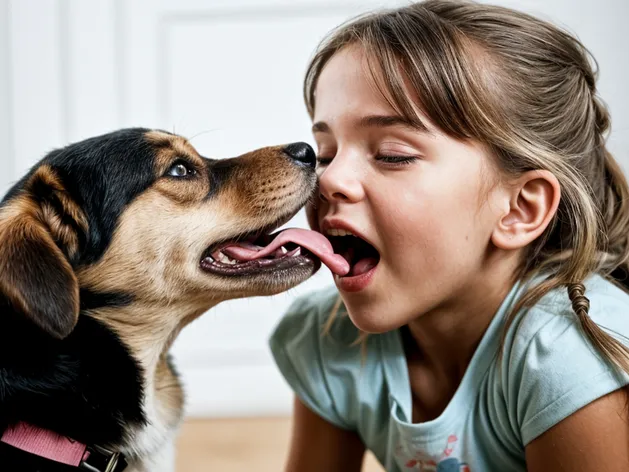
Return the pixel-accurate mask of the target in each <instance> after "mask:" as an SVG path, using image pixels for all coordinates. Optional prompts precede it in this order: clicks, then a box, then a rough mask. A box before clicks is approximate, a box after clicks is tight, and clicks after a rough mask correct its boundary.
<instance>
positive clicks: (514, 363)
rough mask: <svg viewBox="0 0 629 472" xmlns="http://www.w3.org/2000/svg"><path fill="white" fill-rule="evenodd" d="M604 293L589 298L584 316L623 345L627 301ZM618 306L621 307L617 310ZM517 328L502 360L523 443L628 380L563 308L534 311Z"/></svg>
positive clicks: (627, 322)
mask: <svg viewBox="0 0 629 472" xmlns="http://www.w3.org/2000/svg"><path fill="white" fill-rule="evenodd" d="M608 302H610V298H609V297H608V296H605V295H604V296H600V297H597V298H596V299H593V300H591V306H592V309H591V311H590V316H591V318H592V320H593V321H594V322H596V323H597V324H599V326H601V327H603V328H604V329H605V330H606V331H607V332H608V333H610V334H612V335H613V336H614V337H616V339H618V340H620V341H621V342H623V343H625V344H627V336H628V335H629V319H628V318H629V312H627V305H626V304H622V305H624V306H621V305H619V304H616V303H614V302H613V300H612V302H611V303H608ZM621 311H623V312H621ZM527 316H528V317H529V318H528V319H527V320H526V321H525V322H524V323H523V325H524V326H523V328H521V329H520V330H518V331H519V332H518V334H517V335H516V337H515V340H514V347H513V349H512V352H511V356H510V358H509V359H508V365H507V366H506V367H507V368H508V369H509V377H510V381H509V383H510V386H509V389H510V392H509V397H510V398H511V399H512V400H513V401H514V402H515V411H516V414H517V420H516V421H517V424H518V426H519V430H520V434H521V439H522V442H523V444H524V445H525V446H526V445H527V444H528V443H530V442H531V441H532V440H533V439H535V438H536V437H538V436H539V435H541V434H542V433H543V432H545V431H546V430H548V429H549V428H551V427H552V426H554V425H556V424H557V423H559V422H560V421H562V420H563V419H565V418H566V417H568V416H570V415H571V414H573V413H574V412H576V411H577V410H579V409H580V408H582V407H584V406H586V405H587V404H589V403H591V402H592V401H594V400H596V399H598V398H600V397H602V396H604V395H606V394H608V393H610V392H613V391H615V390H617V389H619V388H621V387H623V386H625V385H627V384H628V383H629V378H628V376H627V375H626V374H624V373H621V372H619V371H618V370H616V369H615V368H614V367H613V366H612V364H611V363H609V362H607V361H605V360H604V358H603V357H602V356H601V355H600V354H599V353H598V352H597V351H596V350H595V348H594V347H593V346H592V344H591V343H590V341H589V339H588V338H587V337H586V335H585V333H584V332H583V331H582V329H581V327H580V323H579V320H578V319H577V316H576V315H575V314H574V313H573V312H572V310H571V309H570V308H569V307H566V308H565V309H564V310H562V311H561V312H559V313H557V312H555V311H553V312H549V311H545V310H541V309H540V310H535V311H533V312H530V313H528V315H527Z"/></svg>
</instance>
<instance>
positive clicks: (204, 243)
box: [0, 128, 319, 338]
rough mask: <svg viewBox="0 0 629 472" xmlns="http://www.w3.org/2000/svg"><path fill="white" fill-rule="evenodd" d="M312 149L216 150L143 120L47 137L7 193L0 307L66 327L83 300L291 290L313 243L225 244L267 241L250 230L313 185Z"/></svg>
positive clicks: (152, 301)
mask: <svg viewBox="0 0 629 472" xmlns="http://www.w3.org/2000/svg"><path fill="white" fill-rule="evenodd" d="M314 160H315V159H314V153H313V151H312V149H310V148H309V147H308V146H307V145H305V144H300V143H298V144H293V145H289V146H286V147H270V148H264V149H260V150H257V151H254V152H251V153H249V154H246V155H243V156H240V157H237V158H233V159H223V160H212V159H207V158H204V157H202V156H201V155H199V153H198V152H197V151H196V150H195V148H194V147H193V146H192V145H190V143H189V142H188V141H187V140H185V139H184V138H182V137H180V136H177V135H173V134H170V133H167V132H163V131H152V130H146V129H137V128H135V129H126V130H120V131H116V132H113V133H110V134H107V135H103V136H99V137H95V138H91V139H88V140H85V141H82V142H79V143H76V144H72V145H70V146H68V147H65V148H63V149H59V150H56V151H53V152H51V153H50V154H49V155H47V156H46V157H45V158H44V159H42V160H41V161H40V162H39V163H38V164H37V165H36V166H35V167H34V168H33V169H32V170H31V171H30V172H29V173H28V175H26V176H25V177H24V178H23V179H22V180H21V181H20V182H18V183H17V184H16V185H15V186H14V187H13V188H12V189H11V190H10V191H9V193H8V194H7V196H6V197H5V199H4V200H3V202H2V204H1V206H0V307H2V306H4V307H9V308H10V309H11V311H12V312H14V313H19V315H20V316H23V317H24V318H26V319H29V320H30V322H32V323H34V324H35V325H37V326H38V327H39V328H41V329H42V330H44V331H46V332H48V333H49V334H51V335H53V336H54V337H57V338H63V337H65V336H66V335H68V333H70V332H71V331H72V329H73V327H74V326H75V324H76V322H77V318H78V316H79V313H80V312H81V311H89V310H94V309H97V308H100V307H102V306H107V305H112V306H113V305H116V304H119V305H120V304H133V303H137V302H141V303H142V304H143V305H144V306H147V305H151V306H154V307H157V308H159V307H164V308H166V307H168V308H171V307H177V306H179V307H182V309H181V310H179V311H178V312H180V313H186V316H192V315H193V314H200V313H201V312H202V311H204V310H206V309H207V308H209V307H210V306H212V305H214V304H216V303H218V302H220V301H221V300H225V299H229V298H236V297H243V296H252V295H270V294H274V293H278V292H281V291H284V290H287V289H288V288H290V287H292V286H295V285H297V284H298V283H301V282H302V281H304V280H306V279H307V278H308V277H310V276H311V275H312V274H313V273H314V272H315V271H316V269H317V268H318V266H319V262H318V260H317V259H316V258H315V257H312V256H311V255H309V254H308V253H307V252H302V253H297V254H296V253H295V251H292V253H291V251H290V248H289V250H288V254H287V253H286V249H285V248H280V249H278V250H277V251H274V252H273V253H272V254H269V255H267V256H266V257H265V258H258V259H252V258H249V257H244V258H243V259H241V260H239V258H238V256H235V255H234V253H233V252H229V251H227V254H225V253H223V252H222V251H221V249H222V248H225V247H226V246H229V245H230V242H234V241H241V243H240V245H236V246H234V247H235V249H236V253H238V250H240V251H241V252H242V251H244V252H245V253H246V252H247V250H248V249H247V245H256V244H258V245H265V244H266V243H267V242H268V241H256V240H258V239H260V238H262V239H264V235H266V234H267V233H269V232H270V231H272V230H273V229H274V228H276V227H278V226H280V225H281V224H283V223H285V222H286V221H288V220H289V219H290V218H291V217H292V216H293V215H294V214H295V213H296V212H297V211H298V210H299V209H300V208H301V207H302V206H303V205H304V204H305V203H306V201H307V199H308V198H309V197H310V195H311V193H312V191H313V189H314V187H315V185H316V175H315V172H314ZM232 246H233V245H232ZM164 311H168V310H164ZM164 316H167V315H166V314H165V315H164ZM128 321H129V322H131V323H133V321H132V320H128ZM138 321H139V320H138Z"/></svg>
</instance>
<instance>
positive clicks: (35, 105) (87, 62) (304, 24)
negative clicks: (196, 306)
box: [0, 0, 629, 416]
mask: <svg viewBox="0 0 629 472" xmlns="http://www.w3.org/2000/svg"><path fill="white" fill-rule="evenodd" d="M402 3H406V2H405V1H402V0H399V1H397V0H396V1H389V2H386V1H384V0H383V1H377V0H369V1H367V0H363V1H360V0H355V1H349V0H343V1H341V0H336V1H333V0H329V1H326V0H89V1H88V0H0V142H1V143H2V146H3V147H2V150H3V152H2V154H0V191H2V192H3V191H4V189H5V188H6V185H7V182H8V181H12V180H15V179H17V178H18V176H20V175H21V174H22V173H24V172H25V171H26V170H27V169H28V168H29V167H30V166H31V165H32V164H33V163H34V162H36V161H37V160H38V159H39V158H40V157H41V156H43V154H44V153H45V152H47V151H48V150H50V149H51V148H53V147H56V146H60V145H63V144H66V143H68V142H71V141H74V140H78V139H81V138H84V137H87V136H90V135H94V134H98V133H102V132H105V131H109V130H111V129H114V128H118V127H122V126H136V125H139V126H147V127H161V128H165V129H168V130H171V131H172V130H174V131H176V132H178V133H181V134H183V135H185V136H187V137H190V138H191V141H192V143H193V144H194V145H195V146H197V148H198V149H199V151H200V152H201V153H202V154H204V155H207V156H210V157H227V156H234V155H237V154H239V153H242V152H245V151H247V150H250V149H254V148H256V147H260V146H265V145H268V144H279V143H285V142H291V141H298V140H304V141H308V142H312V138H311V136H310V134H309V131H308V130H309V128H310V125H309V121H308V117H307V115H306V112H305V109H304V106H303V104H302V99H301V81H302V76H303V72H304V69H305V67H306V63H307V61H308V58H309V57H310V55H311V53H312V51H313V50H314V48H315V46H316V44H317V42H318V40H319V39H320V38H321V37H322V36H323V35H324V34H325V33H326V32H327V31H328V30H329V29H330V28H332V27H333V26H335V25H337V24H338V23H340V22H341V21H343V20H345V19H347V18H348V17H349V16H351V15H354V14H356V13H359V12H362V11H364V10H366V9H370V8H372V7H374V6H378V5H395V4H402ZM499 3H502V4H505V5H509V6H516V7H520V8H525V9H526V10H528V11H530V12H533V13H536V14H541V15H543V16H547V17H549V18H551V19H554V20H558V21H561V22H562V23H563V24H565V25H567V26H568V27H569V28H570V29H571V30H572V31H575V32H576V33H577V34H578V35H579V36H580V37H581V39H582V40H583V41H584V42H585V44H586V45H587V46H589V47H590V48H591V49H592V50H593V52H594V53H595V55H596V56H597V58H598V59H599V61H600V66H601V69H602V73H601V80H600V90H601V93H602V95H603V97H604V98H605V99H606V100H607V101H608V103H609V105H610V108H611V111H612V116H613V129H614V131H613V134H612V137H611V139H610V147H611V149H612V151H613V152H615V153H616V154H617V156H618V157H619V159H620V160H621V162H622V164H623V166H624V167H625V169H629V88H628V87H627V86H626V78H627V77H628V76H629V59H628V56H629V53H628V52H627V51H628V50H629V48H628V46H629V43H628V40H627V36H626V35H625V25H624V22H625V21H626V19H627V18H629V1H627V0H599V1H596V2H594V1H576V0H544V1H542V0H502V1H500V2H499ZM290 225H297V226H304V225H305V218H304V216H303V214H302V213H300V214H299V215H298V216H297V217H296V218H295V219H294V220H293V221H292V222H290ZM329 280H330V275H329V272H328V271H327V270H326V269H323V270H321V271H320V273H319V274H318V275H317V276H315V277H314V278H313V279H311V280H310V281H308V282H307V283H305V284H303V285H301V286H300V287H298V288H296V289H294V290H292V291H291V292H289V293H286V294H282V295H279V296H276V297H270V298H257V299H249V300H239V301H233V302H228V303H225V304H222V305H221V306H219V307H217V308H216V309H214V310H212V311H210V312H209V313H208V314H206V315H205V316H204V317H203V318H202V319H200V320H198V321H197V322H195V323H194V324H193V325H191V326H190V327H189V328H188V329H187V330H185V331H184V332H183V333H182V335H181V337H180V338H179V340H178V341H177V343H176V345H175V347H174V353H175V355H176V358H177V359H178V364H179V366H180V369H181V371H182V373H183V376H184V380H185V382H186V384H187V385H188V392H189V412H190V413H191V414H195V415H213V416H226V415H246V414H276V413H286V412H288V411H289V408H290V397H291V394H290V391H289V390H288V388H287V387H286V386H285V384H284V382H283V380H282V379H281V378H280V376H279V374H278V373H277V371H276V370H275V368H274V366H273V364H272V362H271V358H270V355H269V353H268V350H267V347H266V339H267V337H268V334H269V332H270V330H271V329H272V327H273V326H274V325H275V323H276V322H277V321H278V319H279V317H280V316H281V314H282V312H283V311H284V310H285V309H286V307H287V306H288V304H289V303H290V301H291V300H293V299H294V298H295V296H296V295H297V294H301V293H305V292H307V291H310V290H312V289H313V288H315V287H320V286H323V285H326V284H328V283H329Z"/></svg>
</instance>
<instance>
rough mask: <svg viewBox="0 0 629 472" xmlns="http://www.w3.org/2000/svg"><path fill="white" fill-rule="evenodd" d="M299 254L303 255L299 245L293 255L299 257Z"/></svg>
mask: <svg viewBox="0 0 629 472" xmlns="http://www.w3.org/2000/svg"><path fill="white" fill-rule="evenodd" d="M297 256H301V248H300V247H298V248H297V250H296V251H295V254H293V257H297Z"/></svg>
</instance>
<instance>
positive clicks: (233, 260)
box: [227, 257, 238, 264]
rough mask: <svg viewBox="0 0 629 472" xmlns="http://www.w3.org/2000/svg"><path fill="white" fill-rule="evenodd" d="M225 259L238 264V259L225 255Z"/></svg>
mask: <svg viewBox="0 0 629 472" xmlns="http://www.w3.org/2000/svg"><path fill="white" fill-rule="evenodd" d="M227 260H228V261H229V263H230V264H238V261H237V260H236V259H232V258H231V257H227Z"/></svg>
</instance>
